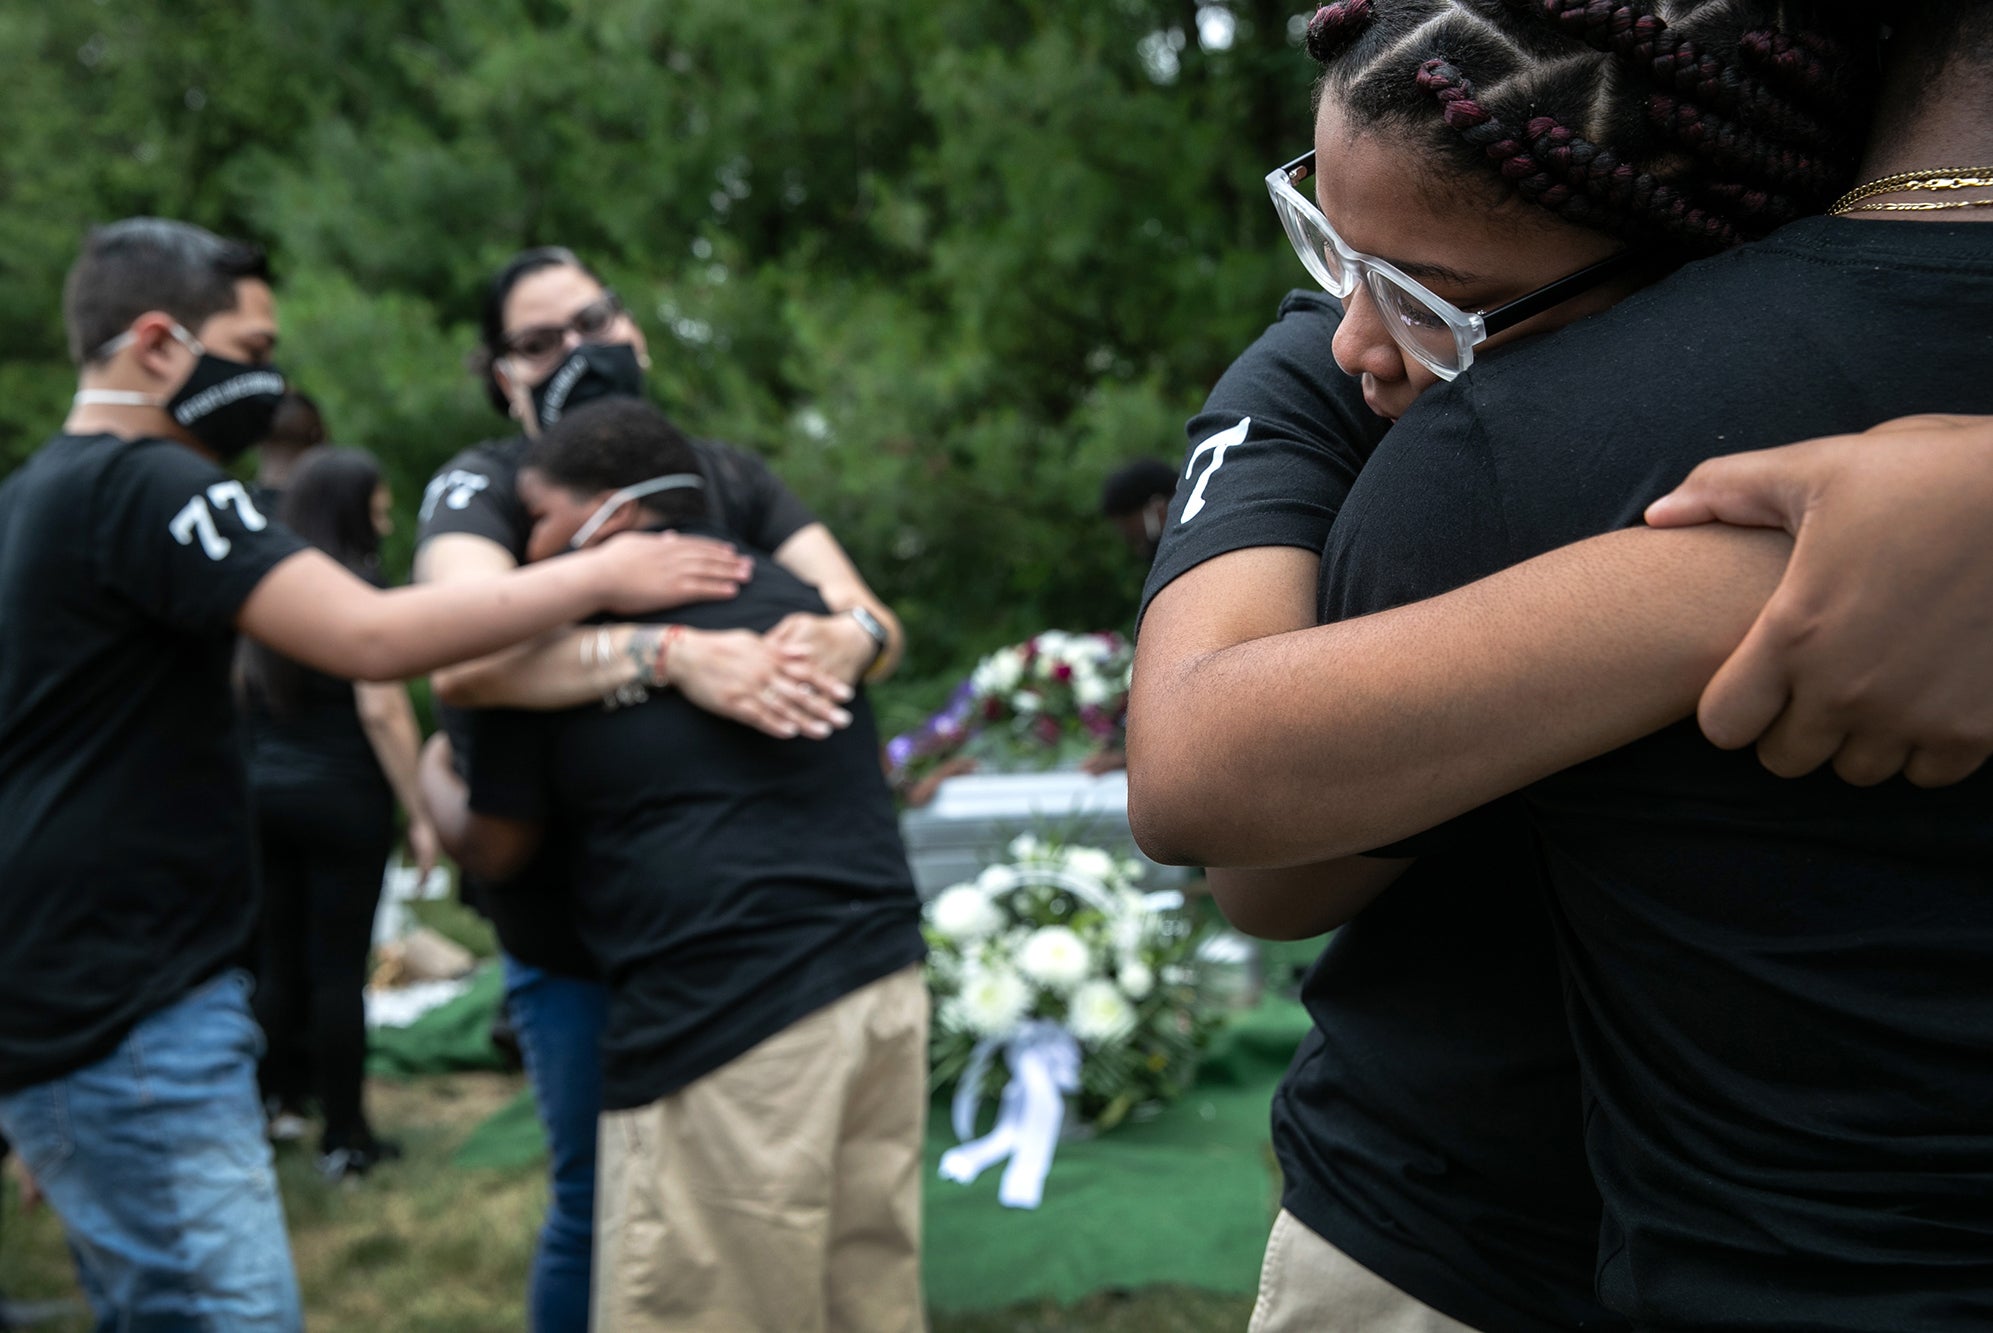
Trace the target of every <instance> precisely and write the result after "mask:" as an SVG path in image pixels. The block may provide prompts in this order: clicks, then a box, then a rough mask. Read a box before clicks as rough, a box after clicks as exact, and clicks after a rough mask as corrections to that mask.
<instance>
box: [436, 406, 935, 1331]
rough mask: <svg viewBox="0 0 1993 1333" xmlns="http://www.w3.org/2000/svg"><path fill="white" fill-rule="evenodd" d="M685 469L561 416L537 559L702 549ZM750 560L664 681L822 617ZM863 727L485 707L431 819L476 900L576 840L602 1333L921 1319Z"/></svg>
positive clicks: (539, 490)
mask: <svg viewBox="0 0 1993 1333" xmlns="http://www.w3.org/2000/svg"><path fill="white" fill-rule="evenodd" d="M697 458H698V455H697V453H696V451H695V449H694V446H693V442H692V441H690V440H687V439H686V438H685V437H684V436H683V435H681V434H680V433H679V432H678V430H677V429H676V428H675V427H673V426H672V424H671V423H670V422H669V421H668V420H667V419H666V418H665V416H664V415H663V414H662V413H661V412H659V411H658V410H657V409H656V408H653V407H651V406H649V405H648V404H645V403H643V402H641V401H638V400H636V399H633V398H627V397H623V398H612V399H608V400H605V401H601V402H596V403H592V404H589V405H588V406H586V407H583V408H581V409H579V410H578V411H576V412H574V413H572V414H570V415H567V416H564V417H563V418H562V419H561V421H560V422H558V423H557V424H555V425H554V426H552V427H551V428H550V429H549V430H548V431H547V433H546V434H545V435H544V436H543V437H541V438H540V439H539V440H538V441H536V442H535V444H534V445H533V447H532V449H531V450H529V451H528V453H527V455H526V457H525V459H524V460H523V463H522V465H521V470H520V476H519V485H520V493H521V495H522V496H523V497H524V498H525V499H526V502H527V504H528V505H529V507H530V510H531V512H532V514H533V515H534V517H535V520H536V522H535V526H534V533H533V541H532V542H531V544H530V546H529V554H530V555H531V556H532V557H533V558H535V559H541V560H545V559H547V558H548V557H554V559H553V560H552V563H558V562H559V559H560V558H562V553H566V552H569V551H571V550H574V549H586V548H587V547H588V546H589V545H591V544H592V543H595V542H599V541H601V540H603V539H604V537H605V536H606V535H607V534H609V533H612V532H616V531H620V530H622V529H625V528H647V529H648V528H655V527H671V528H679V529H684V530H689V531H697V530H699V529H700V528H701V527H703V526H704V524H705V522H706V521H707V515H708V507H707V504H706V496H705V485H704V479H703V478H702V477H701V476H700V475H699V473H698V471H697ZM639 492H641V494H638V493H639ZM633 496H635V497H636V498H635V499H634V500H632V497H633ZM748 549H750V550H751V549H752V548H748ZM750 558H751V559H752V560H753V568H752V570H751V571H750V575H749V578H748V579H747V580H746V581H744V582H743V583H742V585H741V587H740V590H739V596H738V597H734V598H721V599H714V600H708V601H705V602H702V603H698V604H693V605H685V606H677V607H673V608H669V609H665V610H661V611H659V612H658V613H657V614H656V615H655V616H654V617H652V618H651V620H652V623H655V624H657V625H658V627H659V629H660V631H661V633H662V634H663V636H664V648H663V650H662V654H661V657H662V661H663V666H662V668H661V672H660V674H661V675H663V676H665V678H666V684H667V685H668V684H669V682H670V679H671V676H672V673H673V672H674V671H675V664H676V662H677V660H678V657H677V649H678V646H679V645H680V644H682V643H684V642H686V641H688V640H690V639H691V638H692V637H693V636H695V635H699V634H706V633H724V632H731V631H735V630H738V629H743V628H744V629H747V630H749V631H760V632H766V631H769V630H772V629H773V628H774V627H775V626H776V625H778V624H780V623H781V622H782V621H784V620H785V619H787V618H788V617H790V616H794V615H798V614H805V615H810V614H819V615H820V614H822V612H823V610H824V605H825V604H824V602H823V599H822V598H821V597H820V596H819V595H818V594H817V593H816V592H815V590H813V589H811V588H810V587H808V586H807V585H805V584H804V583H802V582H801V581H800V580H799V579H797V578H796V577H795V576H794V575H793V574H791V573H790V572H789V571H787V570H785V569H783V568H782V567H781V566H779V565H777V564H775V563H774V562H772V561H770V560H768V559H767V558H766V556H765V555H763V554H761V553H755V554H753V555H752V556H751V557H750ZM851 714H852V722H851V725H850V727H849V729H842V728H841V729H839V730H838V731H837V732H836V733H835V734H833V735H832V736H830V737H828V738H826V739H824V740H822V741H814V740H808V739H803V738H786V739H785V738H775V737H770V736H768V735H766V734H763V733H761V732H759V731H757V730H755V729H752V728H749V727H746V726H743V725H741V724H739V723H738V722H736V721H735V720H733V719H730V718H726V717H722V716H719V715H716V714H714V713H712V712H710V711H708V710H706V709H703V708H700V707H698V706H697V705H696V704H693V703H692V702H691V701H690V700H688V699H687V698H686V697H685V696H684V695H683V693H682V692H680V691H676V690H672V689H669V688H664V689H658V690H656V691H654V692H652V693H650V694H649V695H648V697H646V698H641V699H634V700H631V701H630V703H629V706H627V707H625V708H622V709H619V710H615V711H613V712H605V711H604V710H602V709H601V708H599V707H595V706H593V705H592V704H590V705H584V706H582V707H579V708H571V709H566V710H561V711H557V712H550V711H540V712H532V711H526V710H516V709H515V710H491V711H488V712H485V713H481V714H480V715H479V716H478V721H477V730H476V748H475V752H474V757H473V763H472V770H471V773H472V776H471V781H470V790H469V792H468V806H467V805H466V798H465V795H464V793H462V791H461V789H460V790H459V792H458V793H457V794H456V795H455V797H454V799H453V800H452V801H450V802H449V803H448V805H447V806H445V805H444V804H443V803H440V802H439V804H438V810H437V822H438V826H439V827H440V828H441V829H442V830H443V831H444V832H445V835H446V837H447V838H448V839H449V843H450V846H451V847H452V849H453V850H455V851H457V852H458V854H459V855H460V856H462V857H463V859H464V861H465V863H466V864H467V865H469V866H472V867H473V868H475V869H477V870H479V871H480V872H481V873H483V874H484V875H485V876H486V877H487V878H488V879H489V880H496V881H499V882H503V880H504V879H505V878H506V877H508V876H509V875H510V874H511V873H513V872H514V871H515V870H517V869H518V868H520V867H522V866H523V865H525V864H526V862H527V860H528V858H529V857H530V856H531V854H532V851H533V848H534V846H535V844H536V843H537V842H538V841H539V839H540V837H541V835H542V833H543V830H544V829H545V827H546V826H547V825H548V824H549V822H551V823H553V824H555V825H558V826H562V827H565V828H566V829H567V830H568V832H569V833H570V835H571V837H572V839H573V843H574V847H575V851H576V854H575V874H574V877H573V883H572V894H573V898H574V903H575V923H576V926H577V928H578V929H579V931H580V932H581V934H582V937H583V939H584V941H585V943H586V945H587V947H588V949H589V951H590V953H591V955H592V956H593V957H595V958H596V959H598V960H599V961H600V963H601V967H602V972H603V976H604V979H605V981H606V984H607V988H608V1013H607V1021H606V1024H605V1027H604V1030H603V1036H602V1067H601V1100H602V1105H603V1108H604V1111H603V1115H602V1120H601V1137H602V1149H601V1151H602V1154H603V1160H602V1168H601V1172H600V1177H601V1179H600V1200H599V1204H598V1208H597V1221H598V1226H599V1231H598V1234H597V1236H596V1239H595V1245H596V1250H597V1256H598V1258H597V1266H596V1280H595V1291H594V1312H595V1327H597V1328H605V1329H609V1328H613V1329H616V1330H619V1331H622V1330H632V1331H633V1330H638V1329H665V1328H714V1329H721V1328H725V1329H733V1328H757V1329H824V1328H836V1329H866V1330H875V1331H876V1333H885V1331H886V1330H889V1329H897V1330H914V1329H919V1328H921V1327H923V1326H924V1319H923V1315H922V1305H921V1299H920V1177H921V1167H920V1163H921V1140H922V1132H923V1125H924V1121H925V1112H926V1106H927V1094H926V1075H927V1007H928V1005H927V991H926V987H925V985H924V983H923V981H922V979H921V973H920V968H919V961H920V959H921V958H922V957H923V956H924V955H925V952H926V949H925V945H924V943H923V941H922V938H921V935H920V930H919V918H920V905H919V899H918V896H917V895H916V893H915V891H914V887H913V882H912V879H911V877H910V875H909V873H908V869H907V863H906V853H905V850H904V848H903V847H902V845H901V842H900V837H899V829H898V824H897V821H896V819H895V816H894V811H893V805H892V800H891V797H890V796H889V794H888V792H887V789H886V784H885V780H884V777H883V775H882V774H881V773H880V771H879V769H878V766H877V765H876V763H875V762H874V761H873V753H874V751H875V749H876V747H877V744H878V742H877V737H876V734H875V731H874V726H873V721H872V717H871V712H870V708H869V706H868V705H867V703H866V702H865V699H864V697H863V695H862V694H858V695H855V696H854V697H853V699H852V703H851Z"/></svg>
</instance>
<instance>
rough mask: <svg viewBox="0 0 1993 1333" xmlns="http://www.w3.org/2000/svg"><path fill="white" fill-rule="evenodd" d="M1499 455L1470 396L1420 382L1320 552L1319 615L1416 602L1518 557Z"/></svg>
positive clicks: (1331, 617) (1329, 617)
mask: <svg viewBox="0 0 1993 1333" xmlns="http://www.w3.org/2000/svg"><path fill="white" fill-rule="evenodd" d="M1498 467H1499V458H1498V455H1497V453H1496V451H1495V450H1494V449H1493V448H1491V447H1490V444H1489V440H1488V436H1487V432H1486V431H1485V430H1484V429H1483V428H1482V424H1481V418H1480V416H1479V414H1478V413H1477V412H1476V411H1475V408H1474V405H1473V402H1472V400H1471V399H1470V397H1469V395H1468V394H1467V393H1466V392H1465V391H1464V390H1463V389H1462V388H1461V386H1458V385H1440V386H1437V387H1435V388H1432V389H1428V390H1427V391H1426V392H1425V393H1424V394H1423V395H1421V396H1420V398H1419V401H1418V402H1417V403H1416V404H1415V405H1414V406H1413V408H1412V410H1411V411H1410V412H1408V413H1406V414H1405V416H1404V418H1403V419H1402V420H1401V421H1399V422H1398V424H1397V425H1396V426H1395V427H1393V428H1392V430H1391V434H1390V435H1389V436H1388V437H1387V438H1386V439H1385V440H1384V442H1383V443H1382V444H1381V445H1379V446H1378V447H1377V451H1376V452H1375V453H1374V454H1373V455H1371V458H1370V461H1369V463H1367V464H1366V465H1365V466H1364V469H1363V475H1362V476H1361V477H1360V478H1358V479H1357V483H1356V485H1355V486H1354V487H1352V488H1351V489H1350V494H1349V499H1348V501H1347V502H1345V504H1344V505H1343V510H1342V514H1341V515H1340V517H1338V519H1337V520H1336V524H1335V527H1334V529H1333V530H1332V531H1331V532H1330V534H1329V541H1328V545H1327V546H1326V548H1325V549H1324V552H1323V557H1322V619H1323V621H1324V622H1329V621H1336V620H1347V619H1349V618H1350V617H1352V616H1362V615H1369V614H1371V613H1372V612H1375V611H1386V610H1389V609H1390V608H1392V607H1394V606H1403V605H1405V604H1406V603H1408V602H1418V601H1423V600H1425V599H1426V598H1428V597H1437V596H1439V595H1440V594H1441V593H1446V592H1451V591H1453V590H1454V589H1455V588H1458V587H1461V586H1463V585H1465V584H1469V583H1472V582H1474V581H1475V580H1476V579H1480V578H1485V577H1487V576H1488V575H1490V574H1493V573H1495V572H1496V571H1497V570H1502V569H1506V568H1508V567H1509V566H1510V565H1512V564H1515V563H1516V561H1517V559H1518V558H1519V557H1518V556H1517V555H1516V554H1515V551H1514V541H1513V539H1512V537H1511V534H1510V531H1509V524H1508V520H1507V515H1506V513H1505V510H1504V508H1503V504H1502V489H1501V477H1500V475H1499V471H1498Z"/></svg>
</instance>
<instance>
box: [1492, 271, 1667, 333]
mask: <svg viewBox="0 0 1993 1333" xmlns="http://www.w3.org/2000/svg"><path fill="white" fill-rule="evenodd" d="M1639 261H1640V255H1639V254H1638V253H1636V252H1635V251H1632V250H1621V251H1620V252H1619V253H1618V254H1616V255H1607V256H1606V257H1605V258H1604V259H1601V260H1600V261H1599V262H1598V263H1596V264H1588V265H1586V266H1585V267H1584V268H1581V269H1579V270H1578V271H1577V272H1576V273H1573V274H1572V275H1571V276H1570V277H1568V278H1559V279H1558V280H1557V281H1556V282H1553V283H1551V284H1550V285H1549V286H1548V287H1543V288H1539V289H1538V290H1536V291H1533V292H1531V293H1530V294H1529V295H1527V296H1520V297H1517V298H1516V299H1515V300H1513V301H1511V302H1509V303H1508V304H1507V305H1502V306H1496V307H1495V308H1494V309H1493V310H1490V311H1489V312H1488V313H1487V314H1485V315H1483V316H1481V325H1482V327H1483V328H1485V329H1486V330H1487V331H1488V333H1489V335H1490V336H1493V335H1494V334H1497V333H1500V332H1501V331H1502V330H1503V329H1511V328H1514V327H1515V326H1516V325H1518V324H1520V323H1522V322H1523V321H1524V320H1526V319H1534V318H1535V317H1536V316H1538V315H1540V314H1542V313H1543V312H1544V311H1546V310H1548V309H1550V307H1552V306H1554V305H1561V304H1562V303H1563V302H1565V301H1568V300H1570V299H1571V298H1572V297H1574V296H1576V295H1578V293H1580V292H1585V291H1590V290H1591V289H1592V288H1594V287H1596V286H1598V285H1599V284H1600V283H1602V282H1604V281H1605V280H1606V279H1607V278H1610V277H1613V276H1614V275H1615V274H1618V273H1622V272H1624V271H1625V270H1627V269H1629V268H1632V267H1633V266H1634V265H1635V264H1636V263H1638V262H1639Z"/></svg>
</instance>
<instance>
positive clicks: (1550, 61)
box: [1307, 0, 1866, 254]
mask: <svg viewBox="0 0 1993 1333" xmlns="http://www.w3.org/2000/svg"><path fill="white" fill-rule="evenodd" d="M1782 8H1783V0H1736V2H1735V3H1719V2H1711V3H1701V4H1698V3H1695V0H1680V3H1677V4H1674V5H1670V6H1667V15H1666V16H1664V15H1663V14H1662V13H1661V12H1658V11H1657V9H1656V0H1338V2H1337V3H1335V4H1330V5H1325V6H1323V7H1322V8H1321V9H1319V10H1317V11H1316V14H1315V17H1314V19H1313V20H1312V21H1311V22H1310V23H1309V26H1308V43H1307V44H1308V50H1309V54H1310V55H1312V56H1314V57H1315V58H1316V59H1317V61H1318V62H1319V63H1320V64H1321V65H1322V81H1321V83H1320V85H1318V92H1319V95H1321V96H1323V97H1327V98H1332V99H1333V100H1334V101H1335V102H1336V103H1337V105H1338V106H1339V108H1340V109H1341V110H1342V112H1343V113H1344V114H1345V115H1347V116H1349V117H1351V118H1352V120H1353V123H1354V124H1356V125H1358V126H1376V125H1391V126H1395V127H1398V128H1399V129H1401V130H1402V131H1404V132H1406V133H1408V134H1410V135H1411V136H1412V139H1413V142H1415V143H1425V144H1426V145H1428V146H1429V149H1430V150H1431V151H1434V152H1437V153H1439V154H1441V155H1442V156H1449V155H1450V156H1453V157H1455V158H1456V159H1457V160H1458V161H1460V163H1461V164H1462V166H1463V167H1467V164H1469V163H1473V164H1478V165H1477V166H1475V167H1472V168H1468V169H1469V170H1474V169H1487V168H1488V167H1492V169H1493V171H1494V173H1495V174H1496V175H1497V176H1498V177H1499V178H1500V179H1501V180H1502V181H1503V182H1505V183H1506V185H1507V186H1508V187H1509V188H1510V189H1512V190H1513V191H1514V192H1515V193H1516V195H1517V196H1518V197H1520V198H1521V199H1523V200H1525V201H1527V202H1528V203H1530V204H1532V205H1534V206H1537V207H1541V208H1544V209H1546V210H1548V211H1549V212H1551V213H1553V214H1555V215H1556V216H1557V217H1559V218H1561V219H1563V220H1565V221H1567V222H1570V223H1573V224H1576V225H1579V226H1584V227H1590V228H1594V229H1597V230H1600V231H1604V232H1607V233H1608V234H1611V235H1615V236H1619V237H1622V238H1624V239H1626V240H1628V241H1630V242H1633V243H1635V244H1642V245H1648V246H1653V247H1657V248H1658V249H1660V250H1661V251H1664V252H1674V253H1677V254H1679V253H1706V252H1709V251H1714V250H1719V249H1723V248H1725V247H1728V246H1731V245H1735V244H1738V243H1739V242H1741V241H1744V240H1748V239H1750V238H1752V237H1755V236H1762V235H1764V234H1766V233H1767V232H1770V231H1772V230H1773V229H1775V228H1777V227H1778V226H1781V225H1783V224H1784V223H1785V222H1788V221H1790V220H1791V219H1793V218H1794V217H1798V216H1800V215H1802V214H1804V213H1807V212H1810V211H1816V210H1818V209H1819V208H1821V207H1824V206H1825V204H1826V203H1827V201H1828V200H1829V199H1831V198H1832V197H1833V196H1834V195H1835V194H1836V193H1838V192H1839V191H1840V190H1841V189H1844V188H1845V187H1846V184H1847V180H1848V178H1849V177H1850V176H1851V174H1852V172H1853V169H1854V156H1853V151H1854V149H1853V144H1852V142H1851V136H1849V135H1848V134H1846V133H1845V132H1844V125H1845V123H1846V122H1847V121H1848V120H1849V119H1850V117H1851V116H1853V115H1857V114H1859V107H1860V106H1861V104H1862V102H1863V98H1864V94H1865V91H1866V90H1865V89H1864V88H1863V87H1862V86H1861V84H1860V81H1859V78H1858V76H1857V75H1858V71H1860V69H1861V67H1860V66H1859V65H1858V64H1857V63H1856V62H1853V61H1849V60H1846V59H1843V58H1840V57H1838V56H1837V55H1836V53H1837V51H1842V50H1850V49H1853V47H1852V45H1850V46H1837V45H1836V43H1835V42H1834V41H1833V40H1831V39H1830V38H1829V37H1828V36H1827V35H1825V34H1814V33H1811V32H1806V31H1785V30H1783V29H1781V28H1778V27H1775V26H1774V25H1773V22H1772V19H1771V15H1772V14H1774V13H1775V12H1778V11H1780V10H1781V9H1782ZM1505 16H1508V17H1505ZM1848 21H1849V22H1850V23H1852V22H1853V20H1852V19H1850V20H1848ZM1850 31H1853V29H1852V27H1851V29H1850ZM1774 67H1776V69H1777V71H1778V73H1777V74H1776V75H1774V73H1773V69H1774ZM1850 107H1852V108H1856V109H1855V110H1853V111H1850V110H1848V109H1847V108H1850ZM1435 110H1436V111H1437V112H1438V115H1437V117H1435V116H1434V114H1433V113H1434V111H1435Z"/></svg>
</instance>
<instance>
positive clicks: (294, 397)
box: [262, 389, 325, 449]
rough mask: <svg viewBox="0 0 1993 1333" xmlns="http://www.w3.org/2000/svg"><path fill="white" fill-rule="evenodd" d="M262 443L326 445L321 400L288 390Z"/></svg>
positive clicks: (308, 446) (280, 400)
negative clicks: (320, 410)
mask: <svg viewBox="0 0 1993 1333" xmlns="http://www.w3.org/2000/svg"><path fill="white" fill-rule="evenodd" d="M262 443H263V444H264V445H265V446H268V445H272V444H274V445H279V446H284V447H289V448H294V449H309V448H311V447H313V446H314V445H320V444H324V443H325V417H324V415H323V414H322V413H320V412H319V410H318V403H317V401H316V400H315V399H313V398H312V397H311V395H310V394H304V393H299V392H298V391H297V390H296V389H292V390H290V391H288V392H287V393H285V394H284V396H283V397H282V398H279V399H278V400H277V410H276V412H275V414H273V415H272V416H271V418H270V432H269V434H267V435H265V436H264V437H263V440H262Z"/></svg>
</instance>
